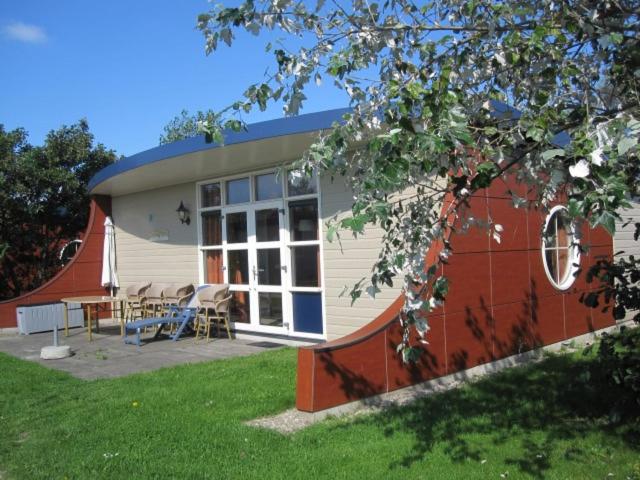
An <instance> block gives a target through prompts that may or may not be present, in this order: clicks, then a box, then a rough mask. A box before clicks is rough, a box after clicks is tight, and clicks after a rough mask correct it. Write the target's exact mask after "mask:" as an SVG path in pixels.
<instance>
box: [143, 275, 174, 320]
mask: <svg viewBox="0 0 640 480" xmlns="http://www.w3.org/2000/svg"><path fill="white" fill-rule="evenodd" d="M167 287H168V284H166V283H152V284H151V286H150V287H149V288H148V289H147V291H146V292H145V294H144V298H143V301H142V312H143V315H142V316H143V318H152V317H156V316H161V315H162V314H163V313H164V299H163V292H164V289H165V288H167Z"/></svg>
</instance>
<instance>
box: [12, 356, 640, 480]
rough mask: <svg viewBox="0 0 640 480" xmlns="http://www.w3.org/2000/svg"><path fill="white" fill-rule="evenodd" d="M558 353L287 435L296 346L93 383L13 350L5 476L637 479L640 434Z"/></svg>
mask: <svg viewBox="0 0 640 480" xmlns="http://www.w3.org/2000/svg"><path fill="white" fill-rule="evenodd" d="M588 361H589V360H588V359H585V358H582V357H580V356H578V355H573V356H570V355H561V356H553V357H549V358H547V359H546V360H544V361H543V362H541V363H538V364H535V365H532V366H528V367H524V368H515V369H511V370H508V371H505V372H503V373H500V374H498V375H495V376H492V377H490V378H487V379H484V380H482V381H479V382H476V383H473V384H471V385H468V386H466V387H464V388H460V389H457V390H454V391H450V392H446V393H443V394H440V395H436V396H432V397H429V398H425V399H422V400H419V401H418V402H416V403H415V404H412V405H411V406H409V407H402V408H395V409H390V410H387V411H384V412H382V413H379V414H375V415H360V416H352V417H350V418H334V419H329V420H326V421H324V422H321V423H319V424H316V425H314V426H312V427H310V428H308V429H305V430H303V431H301V432H298V433H297V434H294V435H290V436H284V435H281V434H278V433H275V432H271V431H266V430H261V429H256V428H252V427H248V426H245V425H243V423H242V422H243V421H245V420H249V419H252V418H255V417H259V416H264V415H269V414H274V413H277V412H280V411H282V410H284V409H287V408H291V407H292V406H293V404H294V392H295V385H294V384H295V378H294V377H295V351H294V350H291V349H286V350H278V351H269V352H265V353H263V354H260V355H255V356H251V357H245V358H238V359H231V360H222V361H214V362H209V363H202V364H195V365H184V366H179V367H174V368H167V369H162V370H159V371H156V372H151V373H144V374H137V375H131V376H128V377H123V378H117V379H106V380H96V381H91V382H85V381H81V380H77V379H75V378H73V377H71V376H69V375H67V374H65V373H61V372H57V371H54V370H48V369H46V368H43V367H41V366H39V365H37V364H34V363H29V362H25V361H21V360H18V359H15V358H13V357H9V356H6V355H3V354H0V369H1V372H2V374H1V375H0V478H2V479H4V478H22V479H39V478H43V479H65V478H66V479H87V478H92V479H93V478H105V479H119V478H123V479H125V478H126V479H129V478H136V479H142V478H180V479H192V478H194V479H196V478H242V479H251V478H261V479H265V478H277V479H279V478H292V479H295V478H303V477H305V478H332V479H340V478H349V479H353V478H366V479H376V478H385V479H386V478H402V479H410V478H430V479H432V478H435V479H440V478H446V479H458V478H459V479H472V478H483V479H484V478H496V479H501V478H508V479H512V478H540V479H541V478H545V479H546V478H549V479H582V478H585V479H586V478H594V479H604V478H606V479H610V478H614V479H616V478H617V479H627V478H631V479H638V478H640V455H638V453H639V449H640V447H639V445H638V440H637V439H638V437H637V436H636V435H635V434H634V432H633V431H632V430H631V429H630V428H628V427H625V426H624V425H621V426H610V425H608V423H607V422H606V416H605V415H604V413H605V407H606V405H605V403H606V399H603V398H601V397H600V396H598V392H596V391H594V390H593V389H590V388H588V385H586V386H585V384H584V383H583V382H578V381H576V379H578V378H579V377H580V374H581V372H583V371H584V369H585V364H586V362H588Z"/></svg>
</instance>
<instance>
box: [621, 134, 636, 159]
mask: <svg viewBox="0 0 640 480" xmlns="http://www.w3.org/2000/svg"><path fill="white" fill-rule="evenodd" d="M637 143H638V138H637V137H624V138H623V139H622V140H620V142H619V143H618V155H624V154H625V153H627V152H628V151H629V150H630V149H632V148H633V147H635V146H636V145H637Z"/></svg>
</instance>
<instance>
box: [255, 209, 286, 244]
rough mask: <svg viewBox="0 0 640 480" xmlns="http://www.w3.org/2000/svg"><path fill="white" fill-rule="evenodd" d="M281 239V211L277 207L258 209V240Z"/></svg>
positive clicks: (272, 240) (271, 240) (275, 240)
mask: <svg viewBox="0 0 640 480" xmlns="http://www.w3.org/2000/svg"><path fill="white" fill-rule="evenodd" d="M278 240H280V212H279V210H278V209H277V208H267V209H264V210H256V242H277V241H278Z"/></svg>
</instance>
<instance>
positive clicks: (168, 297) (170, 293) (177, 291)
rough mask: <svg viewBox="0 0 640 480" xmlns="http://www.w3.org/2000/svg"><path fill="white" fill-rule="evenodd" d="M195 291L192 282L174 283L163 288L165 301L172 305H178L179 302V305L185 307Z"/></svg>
mask: <svg viewBox="0 0 640 480" xmlns="http://www.w3.org/2000/svg"><path fill="white" fill-rule="evenodd" d="M193 291H194V288H193V284H191V283H186V284H185V283H172V284H170V285H167V287H166V288H165V289H164V290H163V292H162V296H163V297H164V302H165V303H167V304H170V305H178V303H179V305H178V306H180V307H184V306H185V305H186V304H187V303H188V302H189V299H190V296H191V295H192V294H193Z"/></svg>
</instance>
